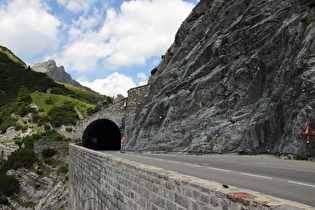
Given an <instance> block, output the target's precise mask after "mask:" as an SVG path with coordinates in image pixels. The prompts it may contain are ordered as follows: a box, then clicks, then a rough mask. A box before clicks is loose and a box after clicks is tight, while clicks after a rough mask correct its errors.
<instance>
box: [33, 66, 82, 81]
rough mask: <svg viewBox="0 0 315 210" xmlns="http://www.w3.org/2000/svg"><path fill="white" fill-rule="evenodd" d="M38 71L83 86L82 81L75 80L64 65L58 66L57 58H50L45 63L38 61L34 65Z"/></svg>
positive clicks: (55, 78)
mask: <svg viewBox="0 0 315 210" xmlns="http://www.w3.org/2000/svg"><path fill="white" fill-rule="evenodd" d="M32 69H34V70H35V71H37V72H42V73H45V74H47V75H48V76H49V77H50V78H52V79H54V80H56V81H58V82H63V83H68V84H71V85H74V86H77V87H82V86H81V84H80V83H78V82H77V81H75V80H73V79H72V77H71V76H70V75H69V74H68V73H67V72H66V71H65V68H64V67H63V66H59V67H57V65H56V61H55V60H49V61H46V62H43V63H36V64H34V65H33V66H32Z"/></svg>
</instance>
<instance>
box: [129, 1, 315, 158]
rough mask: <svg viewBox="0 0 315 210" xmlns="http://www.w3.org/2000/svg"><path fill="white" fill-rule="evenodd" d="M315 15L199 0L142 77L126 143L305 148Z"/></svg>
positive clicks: (314, 73) (296, 8)
mask: <svg viewBox="0 0 315 210" xmlns="http://www.w3.org/2000/svg"><path fill="white" fill-rule="evenodd" d="M314 20H315V15H314V8H312V7H310V5H307V4H302V3H300V1H299V0H285V1H284V0H274V1H263V0H253V1H244V0H234V1H225V0H201V1H200V2H199V4H198V5H197V6H196V7H195V8H194V10H193V11H192V12H191V14H190V15H189V16H188V17H187V19H186V20H185V21H184V22H183V24H182V25H181V27H180V28H179V30H178V32H177V34H176V37H175V42H174V43H173V45H172V46H171V47H170V48H169V49H168V51H167V52H166V54H165V56H164V57H163V60H162V62H161V63H160V65H159V66H158V69H157V72H156V73H155V74H154V75H153V76H152V77H151V78H150V81H149V82H150V83H151V87H150V89H149V91H148V93H147V94H146V96H145V97H144V100H143V102H142V104H141V107H140V109H139V110H140V111H139V112H138V113H137V115H136V116H135V128H134V130H133V131H132V133H131V134H130V136H129V142H128V145H127V149H129V150H153V151H154V150H155V151H162V150H163V151H165V150H167V151H174V152H176V151H178V152H184V151H195V152H199V151H203V152H218V153H222V152H249V151H266V152H267V151H269V152H273V153H278V152H281V153H297V152H300V151H302V150H304V149H305V146H306V141H305V137H304V136H303V135H302V133H303V129H304V128H305V126H306V125H307V124H310V125H311V127H313V128H315V110H314V109H315V21H314ZM313 150H314V149H313Z"/></svg>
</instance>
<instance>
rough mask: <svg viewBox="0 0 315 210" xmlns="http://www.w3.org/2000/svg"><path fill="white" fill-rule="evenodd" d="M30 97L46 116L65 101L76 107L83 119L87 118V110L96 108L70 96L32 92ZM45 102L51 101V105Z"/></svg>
mask: <svg viewBox="0 0 315 210" xmlns="http://www.w3.org/2000/svg"><path fill="white" fill-rule="evenodd" d="M31 97H32V99H33V102H35V104H36V105H37V106H39V107H40V108H41V109H42V110H43V112H44V114H45V115H47V113H48V112H49V111H50V110H51V109H52V108H54V107H58V106H62V104H63V103H64V102H65V101H70V102H72V103H73V104H74V105H75V106H76V108H77V110H78V111H79V112H80V113H81V114H82V116H83V118H85V117H87V116H88V112H87V110H88V109H89V108H92V109H94V108H95V107H96V105H94V104H89V103H86V102H84V101H82V100H79V99H75V98H72V97H70V96H63V95H56V94H47V93H41V92H34V93H32V94H31ZM46 101H52V103H46Z"/></svg>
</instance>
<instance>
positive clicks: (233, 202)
mask: <svg viewBox="0 0 315 210" xmlns="http://www.w3.org/2000/svg"><path fill="white" fill-rule="evenodd" d="M69 149H70V160H69V183H70V201H69V203H70V206H69V208H70V209H95V210H96V209H102V210H103V209H110V210H130V209H132V210H138V209H145V210H150V209H152V210H162V209H172V210H185V209H187V210H188V209H189V210H199V209H202V210H210V209H211V210H212V209H218V210H219V209H220V210H221V209H270V208H272V209H313V208H311V207H309V206H306V205H303V204H299V203H295V202H291V201H287V200H283V199H278V198H275V197H272V196H268V195H264V194H261V193H258V192H254V191H249V190H244V189H239V188H235V187H230V186H229V187H228V188H225V187H224V186H222V185H221V184H219V183H217V182H212V181H207V180H203V179H199V178H195V177H192V176H186V175H182V174H179V173H176V172H173V171H168V170H164V169H161V168H157V167H153V166H148V165H145V164H140V163H136V162H133V161H130V160H126V159H121V158H118V157H115V156H111V155H107V154H104V153H102V152H99V151H94V150H90V149H86V148H84V147H81V146H78V145H74V144H70V147H69Z"/></svg>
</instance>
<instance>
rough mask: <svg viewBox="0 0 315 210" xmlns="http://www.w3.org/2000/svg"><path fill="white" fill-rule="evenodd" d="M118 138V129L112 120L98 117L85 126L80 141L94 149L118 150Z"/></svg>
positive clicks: (119, 134)
mask: <svg viewBox="0 0 315 210" xmlns="http://www.w3.org/2000/svg"><path fill="white" fill-rule="evenodd" d="M120 138H121V133H120V129H119V128H118V126H117V125H116V124H115V123H114V122H113V121H111V120H107V119H100V120H96V121H94V122H92V123H91V124H89V125H88V126H87V128H86V129H85V130H84V133H83V138H82V143H83V146H84V147H87V148H90V149H95V150H120Z"/></svg>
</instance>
